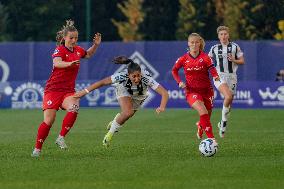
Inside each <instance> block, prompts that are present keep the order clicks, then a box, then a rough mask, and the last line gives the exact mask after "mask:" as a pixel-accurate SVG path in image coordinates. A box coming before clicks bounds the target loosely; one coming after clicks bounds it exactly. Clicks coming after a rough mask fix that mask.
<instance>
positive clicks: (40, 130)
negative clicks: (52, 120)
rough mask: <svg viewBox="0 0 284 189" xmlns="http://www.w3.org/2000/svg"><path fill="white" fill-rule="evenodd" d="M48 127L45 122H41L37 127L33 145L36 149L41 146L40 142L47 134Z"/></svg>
mask: <svg viewBox="0 0 284 189" xmlns="http://www.w3.org/2000/svg"><path fill="white" fill-rule="evenodd" d="M50 128H51V126H49V125H47V124H46V123H45V122H42V123H41V124H40V126H39V127H38V131H37V137H36V145H35V147H36V148H37V149H41V148H42V144H43V142H44V140H45V139H46V137H47V136H48V133H49V130H50Z"/></svg>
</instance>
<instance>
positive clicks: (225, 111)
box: [222, 105, 230, 122]
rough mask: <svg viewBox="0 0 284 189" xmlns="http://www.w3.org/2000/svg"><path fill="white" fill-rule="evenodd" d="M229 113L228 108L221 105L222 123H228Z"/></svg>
mask: <svg viewBox="0 0 284 189" xmlns="http://www.w3.org/2000/svg"><path fill="white" fill-rule="evenodd" d="M229 112H230V107H225V106H224V105H223V109H222V121H223V122H225V121H228V114H229Z"/></svg>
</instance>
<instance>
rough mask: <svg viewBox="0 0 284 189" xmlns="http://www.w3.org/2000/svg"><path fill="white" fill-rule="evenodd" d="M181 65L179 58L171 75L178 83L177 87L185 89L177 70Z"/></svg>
mask: <svg viewBox="0 0 284 189" xmlns="http://www.w3.org/2000/svg"><path fill="white" fill-rule="evenodd" d="M182 64H183V61H182V58H179V59H178V60H177V61H176V63H175V65H174V66H173V68H172V75H173V78H174V79H175V80H176V82H177V83H178V85H179V87H180V88H185V84H184V82H182V80H181V78H180V76H179V73H178V71H179V69H180V68H181V67H182Z"/></svg>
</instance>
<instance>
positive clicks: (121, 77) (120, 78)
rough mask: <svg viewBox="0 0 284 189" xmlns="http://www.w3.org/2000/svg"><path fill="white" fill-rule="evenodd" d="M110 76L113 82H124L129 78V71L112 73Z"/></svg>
mask: <svg viewBox="0 0 284 189" xmlns="http://www.w3.org/2000/svg"><path fill="white" fill-rule="evenodd" d="M110 78H111V82H112V83H122V82H124V81H126V80H127V78H128V74H127V72H118V73H114V74H113V75H111V77H110Z"/></svg>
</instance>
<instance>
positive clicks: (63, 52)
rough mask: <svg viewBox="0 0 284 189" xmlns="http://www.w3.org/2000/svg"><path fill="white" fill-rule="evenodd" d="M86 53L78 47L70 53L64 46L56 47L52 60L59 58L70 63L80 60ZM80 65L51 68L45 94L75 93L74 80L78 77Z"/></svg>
mask: <svg viewBox="0 0 284 189" xmlns="http://www.w3.org/2000/svg"><path fill="white" fill-rule="evenodd" d="M85 55H86V51H85V50H84V49H83V48H82V47H80V46H75V47H73V51H70V50H69V49H68V48H67V47H65V46H64V45H60V46H58V47H57V48H56V49H55V51H54V53H53V54H52V58H55V57H61V58H62V61H64V62H72V61H75V60H80V59H81V58H83V57H85ZM79 68H80V64H75V65H72V66H70V67H67V68H56V67H54V66H53V69H52V73H51V76H50V77H49V79H48V80H47V82H46V86H45V90H44V91H45V92H48V91H57V92H75V80H76V78H77V75H78V71H79Z"/></svg>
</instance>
